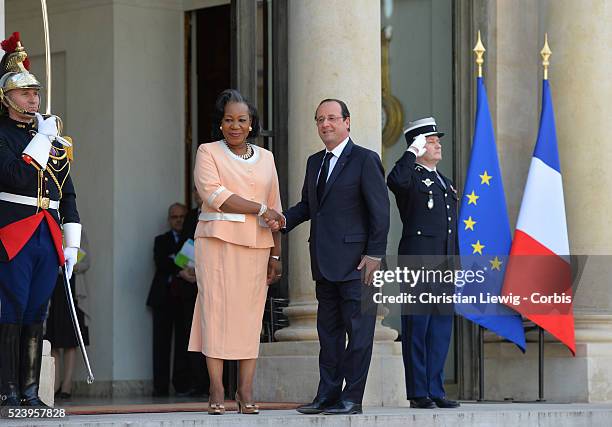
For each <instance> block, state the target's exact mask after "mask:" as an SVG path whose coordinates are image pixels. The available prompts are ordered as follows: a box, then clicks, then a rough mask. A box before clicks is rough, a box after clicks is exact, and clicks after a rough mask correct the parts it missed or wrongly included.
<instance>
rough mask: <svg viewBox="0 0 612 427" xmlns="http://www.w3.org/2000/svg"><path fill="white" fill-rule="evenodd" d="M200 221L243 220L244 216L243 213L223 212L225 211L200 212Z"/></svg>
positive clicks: (244, 219)
mask: <svg viewBox="0 0 612 427" xmlns="http://www.w3.org/2000/svg"><path fill="white" fill-rule="evenodd" d="M198 219H199V220H200V221H233V222H245V221H246V217H245V215H244V214H237V213H225V212H201V213H200V216H198Z"/></svg>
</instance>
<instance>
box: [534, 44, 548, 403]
mask: <svg viewBox="0 0 612 427" xmlns="http://www.w3.org/2000/svg"><path fill="white" fill-rule="evenodd" d="M540 55H541V56H542V66H543V67H544V80H548V66H549V65H550V61H549V60H548V59H549V58H550V55H552V52H551V50H550V47H549V46H548V33H545V34H544V47H542V50H541V51H540ZM545 400H546V399H544V329H542V327H541V326H538V400H537V401H538V402H544V401H545Z"/></svg>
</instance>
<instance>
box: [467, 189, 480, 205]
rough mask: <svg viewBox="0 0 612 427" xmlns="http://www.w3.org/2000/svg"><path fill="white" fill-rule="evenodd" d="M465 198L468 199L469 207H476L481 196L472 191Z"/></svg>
mask: <svg viewBox="0 0 612 427" xmlns="http://www.w3.org/2000/svg"><path fill="white" fill-rule="evenodd" d="M465 197H467V198H468V200H469V201H468V205H475V204H476V200H478V199H479V198H480V196H477V195H476V194H474V190H472V193H471V194H468V195H466V196H465Z"/></svg>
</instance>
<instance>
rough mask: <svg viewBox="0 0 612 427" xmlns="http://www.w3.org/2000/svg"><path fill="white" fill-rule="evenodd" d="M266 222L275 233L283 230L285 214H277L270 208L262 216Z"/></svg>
mask: <svg viewBox="0 0 612 427" xmlns="http://www.w3.org/2000/svg"><path fill="white" fill-rule="evenodd" d="M261 218H262V219H263V220H264V222H265V223H266V224H267V225H268V227H270V230H272V232H273V233H275V232H277V231H279V230H280V229H281V228H285V225H286V222H287V221H286V220H285V217H284V216H283V214H281V213H278V212H276V211H275V210H274V209H271V208H268V209H266V211H265V212H264V213H263V214H262V215H261Z"/></svg>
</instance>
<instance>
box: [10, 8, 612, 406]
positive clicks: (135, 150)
mask: <svg viewBox="0 0 612 427" xmlns="http://www.w3.org/2000/svg"><path fill="white" fill-rule="evenodd" d="M48 3H49V14H50V29H51V47H52V63H53V88H54V89H53V100H54V104H53V110H54V112H56V113H57V114H59V115H60V116H61V117H62V118H63V119H64V122H65V124H66V133H67V134H68V135H71V136H72V137H73V138H74V141H75V158H76V160H75V164H74V167H73V171H74V172H73V174H74V176H75V182H76V183H77V186H78V191H79V208H80V212H81V215H82V222H83V225H84V227H85V229H86V230H87V233H88V237H89V241H90V246H91V252H92V254H91V255H92V265H91V269H90V272H89V278H88V279H89V284H90V293H91V296H90V298H91V300H92V302H93V304H92V309H93V310H92V311H93V312H92V324H91V325H90V333H91V337H92V338H91V341H92V344H91V353H90V358H91V361H92V365H93V366H94V367H95V370H96V377H97V381H96V382H95V383H94V385H92V386H86V385H84V384H83V385H82V386H79V390H78V391H79V392H82V393H87V394H92V395H99V396H110V395H126V394H139V393H145V392H146V391H147V390H148V389H149V388H150V380H151V377H152V368H151V347H152V346H151V315H150V313H149V312H148V311H147V308H146V306H145V299H146V293H147V291H148V287H149V284H150V280H151V278H152V275H153V259H152V242H153V237H154V236H155V235H156V234H159V233H160V232H162V231H163V230H164V226H165V216H166V209H167V207H168V206H169V205H170V204H171V203H173V202H175V201H184V202H190V196H189V193H190V190H191V186H192V184H191V169H192V162H193V153H194V152H195V148H196V147H197V145H198V144H199V143H201V142H206V141H208V140H209V138H208V135H209V133H210V124H209V119H208V113H209V111H210V108H211V104H212V100H214V98H215V97H216V95H217V93H218V92H219V91H220V90H222V89H224V88H226V87H228V86H233V87H236V88H238V89H239V90H241V91H242V92H243V93H245V94H246V95H247V96H248V97H249V98H250V99H251V100H253V101H255V102H256V104H257V105H258V107H259V110H260V112H261V113H262V117H263V125H264V128H265V129H264V132H263V136H262V137H261V139H260V141H259V142H260V143H261V144H262V145H264V146H266V147H268V148H270V149H271V150H272V151H273V152H274V154H275V157H276V162H277V165H278V169H279V175H280V178H281V189H282V193H283V194H282V197H283V203H284V205H292V204H294V203H295V202H296V201H297V200H298V199H299V196H300V191H301V185H302V179H303V174H304V168H305V163H306V162H305V160H306V158H307V157H308V156H309V155H310V154H312V153H313V152H315V151H318V150H320V149H321V148H322V145H321V143H320V140H319V138H318V136H317V134H316V128H315V126H314V121H313V115H314V109H315V108H316V105H317V104H318V102H319V101H320V100H321V99H323V98H328V97H335V98H340V99H344V100H345V101H346V102H347V104H348V105H349V108H350V110H351V117H352V132H351V133H352V136H353V138H354V139H355V141H356V142H357V143H359V144H362V145H364V146H366V147H368V148H371V149H374V150H376V151H377V152H379V153H381V155H382V156H383V163H384V166H385V169H386V170H387V171H389V170H390V168H391V167H392V165H393V164H394V162H395V159H397V158H398V157H399V156H400V153H401V152H402V151H403V150H404V149H405V145H404V144H405V143H404V142H403V137H402V135H401V133H399V134H397V132H395V133H393V132H391V130H390V128H389V126H390V124H396V125H397V122H398V121H399V123H400V125H404V124H406V123H407V122H408V121H411V120H414V119H417V118H421V117H425V116H429V115H433V116H435V117H436V118H437V119H438V123H439V125H440V127H441V128H442V129H444V131H445V132H446V134H447V136H446V137H445V138H444V140H443V143H444V155H445V156H444V160H443V162H442V164H441V166H440V167H441V169H442V170H443V171H444V172H445V173H446V175H449V176H452V177H453V178H454V180H455V182H456V183H457V185H458V188H459V190H460V191H461V189H462V183H463V179H464V177H465V171H466V169H467V163H468V161H469V150H470V144H471V138H472V131H473V126H474V112H475V102H474V101H475V93H474V92H475V91H474V88H475V64H474V59H473V54H472V47H473V46H474V44H475V41H476V33H477V31H479V30H480V31H481V33H482V35H483V42H484V44H485V47H486V49H487V51H486V54H485V73H484V75H485V81H486V84H487V89H488V93H489V105H490V108H491V113H492V116H493V121H494V126H495V131H496V137H497V146H498V151H499V157H500V163H501V169H502V173H503V178H504V183H505V188H506V198H507V203H508V207H509V214H510V220H511V223H512V225H513V223H514V222H515V221H516V217H517V215H518V209H519V206H520V202H521V196H522V192H523V186H524V183H525V180H526V176H527V170H528V167H529V162H530V159H531V152H532V150H533V146H534V143H535V139H536V135H537V126H538V118H539V103H540V91H541V81H542V70H541V65H540V64H541V59H540V56H539V51H540V49H541V47H542V44H543V40H544V33H548V37H549V43H550V46H551V49H552V51H553V55H552V57H551V68H550V81H551V85H552V89H553V96H554V101H555V111H556V117H557V132H558V138H559V149H560V157H561V167H562V170H563V179H564V188H565V197H566V199H565V200H566V211H567V215H568V228H569V233H570V247H571V249H572V252H573V253H576V254H581V255H589V256H590V257H589V258H588V260H589V261H588V262H587V264H586V266H585V269H584V271H583V274H582V279H581V282H580V287H579V289H578V292H577V299H576V305H575V315H576V340H577V343H578V346H577V348H578V352H577V355H576V358H572V357H571V355H570V353H569V352H568V351H567V350H565V349H564V348H563V347H562V346H561V345H560V344H557V343H555V342H552V341H550V342H547V344H546V348H545V351H546V371H545V379H546V390H547V398H548V399H549V400H558V401H612V387H610V386H609V385H608V378H610V377H611V376H612V375H611V374H612V296H611V295H610V293H609V292H608V287H609V286H608V283H609V280H610V279H609V277H610V274H609V272H610V271H609V270H610V268H609V267H608V266H607V265H606V264H607V263H606V258H605V256H606V255H607V254H608V253H609V252H611V249H612V244H611V243H610V242H612V236H611V235H610V234H611V231H610V229H609V227H608V224H607V215H606V214H607V213H608V211H609V210H610V209H611V208H612V196H610V195H609V194H608V193H609V192H606V191H602V190H601V189H600V187H601V186H602V185H603V186H604V188H605V186H606V184H607V183H608V182H612V172H609V171H608V168H607V167H606V166H607V165H608V164H610V162H608V160H610V157H611V156H612V154H610V153H608V152H607V150H606V145H607V144H606V143H605V142H604V143H597V142H596V141H597V140H601V139H603V138H602V134H603V132H601V130H598V129H599V128H600V127H601V126H602V124H604V123H606V121H607V120H606V119H607V118H608V117H610V115H611V113H612V107H611V106H610V102H609V101H610V100H611V99H612V87H611V83H610V79H609V78H607V76H606V71H607V69H608V67H607V65H608V62H610V61H611V59H609V55H605V53H601V52H600V50H602V48H603V47H605V46H607V45H609V44H610V42H612V30H611V29H610V28H609V26H608V25H607V23H608V22H610V20H612V7H610V5H609V2H607V1H606V0H586V1H584V2H576V1H573V0H554V1H553V0H536V1H533V0H510V1H507V0H460V1H452V0H391V1H389V0H383V1H382V2H380V1H379V0H308V1H306V0H263V1H262V0H260V1H257V0H232V1H227V0H82V1H75V0H51V1H49V2H48ZM0 5H1V6H2V7H0V14H3V17H4V19H3V20H2V21H3V22H4V33H5V34H10V33H11V32H13V31H20V32H21V34H22V40H23V41H24V45H25V46H26V48H27V50H28V53H29V54H30V57H31V60H32V63H33V67H34V69H33V71H34V72H35V73H36V74H37V75H39V76H42V75H43V69H44V68H43V63H44V50H43V34H42V21H41V19H42V17H41V12H40V5H39V2H38V1H37V0H4V1H0ZM603 49H605V48H603ZM381 59H382V62H381ZM390 97H393V98H395V99H396V100H397V103H394V102H391V101H389V99H390ZM391 104H393V105H394V106H395V107H390V105H391ZM397 105H399V106H401V108H399V109H398V108H397ZM383 106H384V107H385V108H383ZM381 117H382V120H381ZM385 126H387V127H386V128H385ZM400 127H401V126H400ZM383 131H385V133H383ZM383 135H385V137H384V138H383ZM392 206H395V204H394V202H393V200H392ZM392 212H393V214H392V215H393V217H392V231H391V233H390V235H389V247H388V250H387V251H388V253H389V254H393V253H396V248H397V244H398V242H399V237H400V234H401V223H400V221H399V215H398V213H397V211H396V209H395V208H394V207H393V208H392ZM306 240H307V226H302V227H300V228H298V229H297V230H296V231H294V232H293V233H292V235H291V236H290V237H289V239H288V241H287V242H286V243H287V244H286V245H285V247H286V248H287V252H286V253H287V255H286V256H285V267H286V272H287V277H286V278H285V279H283V283H281V285H279V286H278V288H277V289H276V290H275V291H274V292H276V293H277V296H282V297H288V298H289V300H290V304H289V307H288V309H287V315H288V317H289V321H290V326H289V327H288V328H286V329H282V330H279V331H278V332H277V334H276V339H277V342H273V343H266V344H263V345H262V357H261V359H260V362H259V369H258V373H257V375H258V377H257V381H256V384H257V387H258V392H257V396H260V398H261V399H263V400H293V401H296V400H299V401H301V400H308V399H310V398H311V397H312V395H313V394H314V392H315V389H316V375H317V371H316V366H317V365H316V356H317V354H318V344H317V342H316V328H315V314H316V300H315V296H314V284H313V282H312V280H311V277H310V267H309V256H308V249H307V244H306ZM608 264H609V263H608ZM383 315H384V316H386V317H385V320H383V321H382V322H381V323H380V324H379V327H378V332H377V335H376V339H377V346H376V348H375V354H374V357H373V362H372V363H373V365H372V370H371V373H370V380H369V385H368V387H369V388H368V391H367V392H366V397H367V401H368V402H369V403H378V404H382V403H384V404H402V403H404V398H403V396H404V390H403V385H402V383H401V381H402V380H400V379H398V378H403V367H402V365H401V352H400V347H399V344H398V343H396V342H395V341H394V340H395V339H396V337H397V333H396V332H394V330H393V329H392V328H397V325H398V322H397V313H394V312H393V309H392V311H391V313H389V314H386V313H381V320H382V317H383ZM455 326H456V327H455V339H454V345H453V348H452V351H451V354H450V355H449V360H448V363H447V372H448V382H449V383H450V384H449V390H451V391H452V393H453V394H454V395H456V396H458V397H461V398H474V397H476V393H477V385H478V369H477V367H478V365H477V346H478V341H477V333H476V329H477V328H476V327H475V326H474V325H472V324H470V323H469V322H467V321H465V320H463V319H457V320H456V325H455ZM530 338H531V339H536V338H537V337H535V336H534V337H530ZM485 355H486V356H485V358H486V363H485V368H486V370H485V384H486V386H487V388H486V393H485V395H486V397H487V398H506V397H509V398H514V399H532V398H535V397H537V351H536V347H534V346H533V344H531V343H530V345H529V349H528V352H527V354H526V355H525V356H523V355H521V353H520V352H518V350H516V349H515V348H514V347H512V346H511V345H510V344H507V343H502V342H498V341H496V338H495V337H493V336H487V344H486V345H485ZM526 373H527V374H526ZM561 373H562V374H563V375H561ZM283 374H286V375H283ZM292 375H293V377H292ZM568 376H569V378H570V379H571V383H572V384H573V385H574V386H573V387H572V388H571V389H568V387H564V386H563V384H566V383H567V382H568V381H570V380H568ZM283 378H285V379H286V381H283ZM296 378H298V380H296ZM298 383H301V384H303V386H302V387H299V389H298V388H297V386H296V385H295V384H298Z"/></svg>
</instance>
